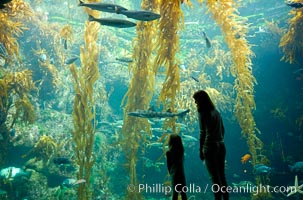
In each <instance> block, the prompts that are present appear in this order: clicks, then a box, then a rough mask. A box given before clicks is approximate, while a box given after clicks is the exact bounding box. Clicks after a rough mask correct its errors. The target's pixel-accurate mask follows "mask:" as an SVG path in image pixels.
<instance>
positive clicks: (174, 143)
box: [168, 133, 184, 155]
mask: <svg viewBox="0 0 303 200" xmlns="http://www.w3.org/2000/svg"><path fill="white" fill-rule="evenodd" d="M168 146H169V149H170V150H171V151H173V152H175V153H177V154H179V155H183V153H184V147H183V144H182V139H181V137H180V136H179V135H177V134H174V133H173V134H170V136H169V140H168Z"/></svg>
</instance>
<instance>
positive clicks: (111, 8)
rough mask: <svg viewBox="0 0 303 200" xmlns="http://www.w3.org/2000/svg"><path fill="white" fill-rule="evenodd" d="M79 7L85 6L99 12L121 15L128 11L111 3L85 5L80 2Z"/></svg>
mask: <svg viewBox="0 0 303 200" xmlns="http://www.w3.org/2000/svg"><path fill="white" fill-rule="evenodd" d="M78 6H85V7H88V8H90V9H93V10H99V11H103V12H108V13H120V12H121V11H124V10H127V9H126V8H124V7H122V6H119V5H117V4H111V3H100V2H98V3H85V2H83V1H79V4H78Z"/></svg>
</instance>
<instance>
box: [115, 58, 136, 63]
mask: <svg viewBox="0 0 303 200" xmlns="http://www.w3.org/2000/svg"><path fill="white" fill-rule="evenodd" d="M116 60H117V61H120V62H125V63H131V62H133V60H132V59H131V58H127V57H121V58H116Z"/></svg>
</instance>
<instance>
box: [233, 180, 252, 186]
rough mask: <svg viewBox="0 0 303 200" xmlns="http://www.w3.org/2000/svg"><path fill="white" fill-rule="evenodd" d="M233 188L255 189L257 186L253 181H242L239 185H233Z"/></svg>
mask: <svg viewBox="0 0 303 200" xmlns="http://www.w3.org/2000/svg"><path fill="white" fill-rule="evenodd" d="M232 185H233V187H254V186H255V184H254V183H252V182H251V181H240V182H239V183H232Z"/></svg>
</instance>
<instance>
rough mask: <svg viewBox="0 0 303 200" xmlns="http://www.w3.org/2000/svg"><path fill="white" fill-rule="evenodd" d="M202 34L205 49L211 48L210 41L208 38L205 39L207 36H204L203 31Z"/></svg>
mask: <svg viewBox="0 0 303 200" xmlns="http://www.w3.org/2000/svg"><path fill="white" fill-rule="evenodd" d="M202 33H203V37H204V39H205V43H206V47H207V48H210V47H211V42H210V40H209V39H208V37H207V35H206V33H205V32H204V31H203V32H202Z"/></svg>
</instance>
